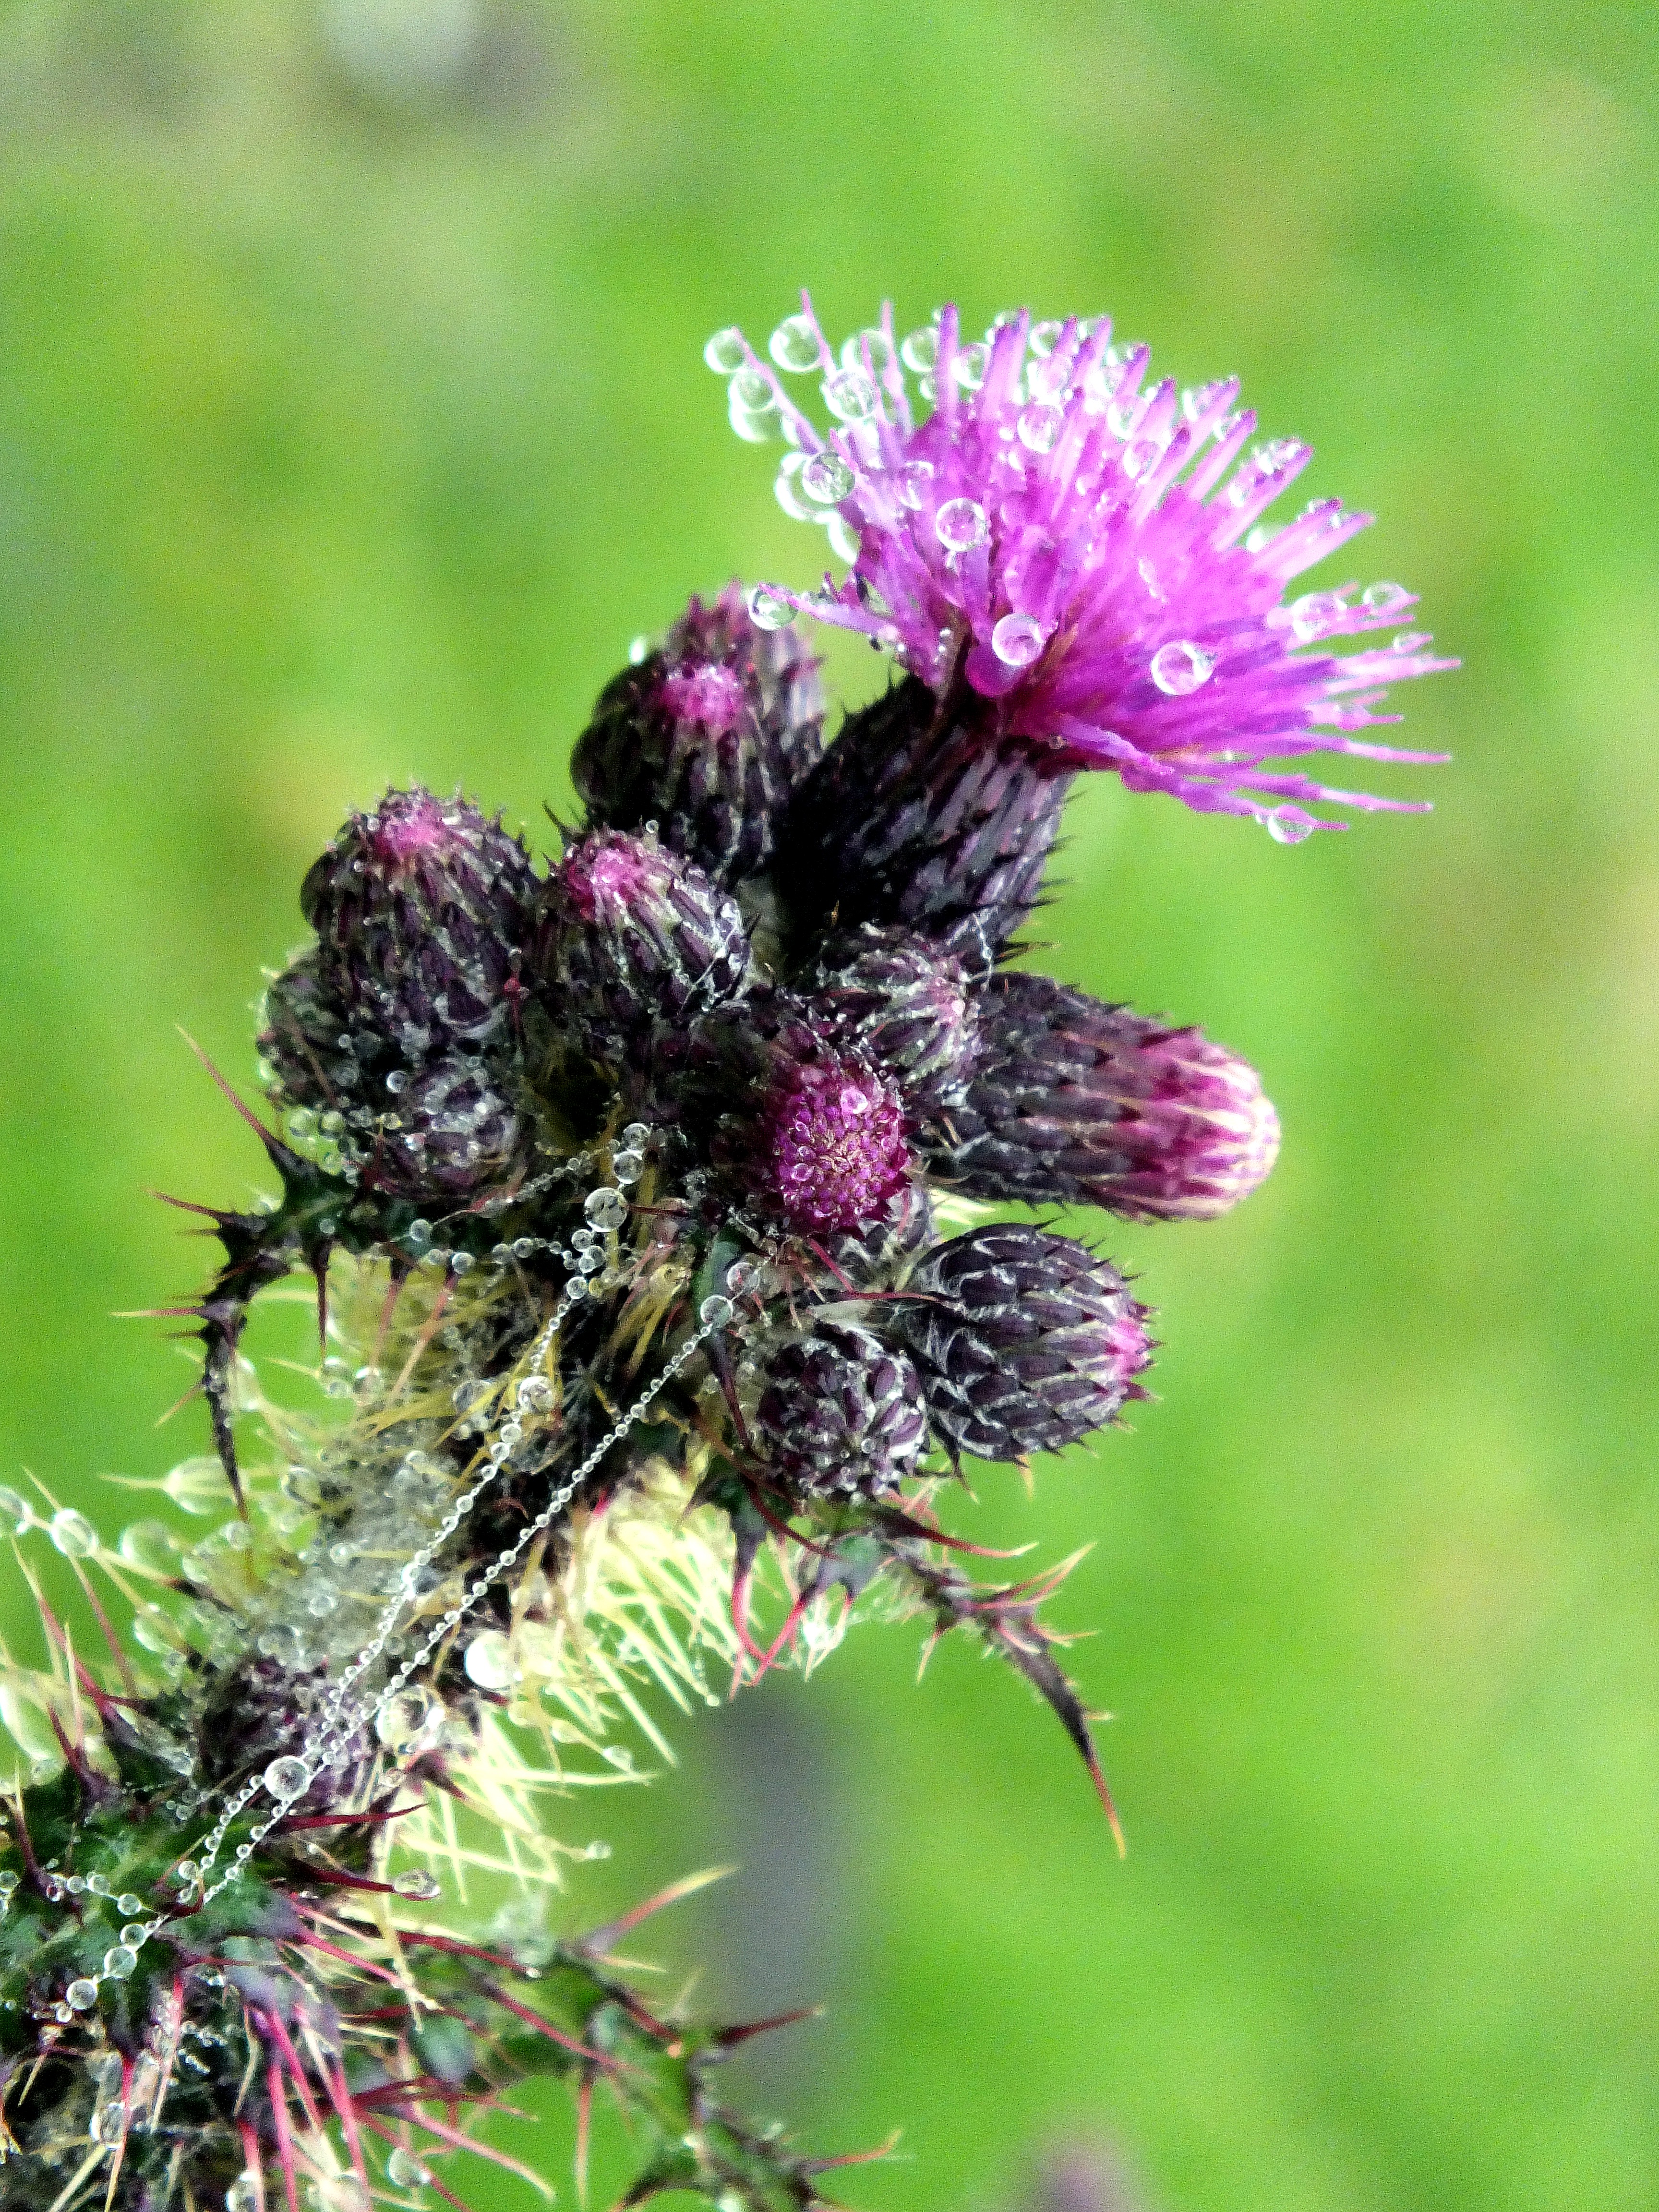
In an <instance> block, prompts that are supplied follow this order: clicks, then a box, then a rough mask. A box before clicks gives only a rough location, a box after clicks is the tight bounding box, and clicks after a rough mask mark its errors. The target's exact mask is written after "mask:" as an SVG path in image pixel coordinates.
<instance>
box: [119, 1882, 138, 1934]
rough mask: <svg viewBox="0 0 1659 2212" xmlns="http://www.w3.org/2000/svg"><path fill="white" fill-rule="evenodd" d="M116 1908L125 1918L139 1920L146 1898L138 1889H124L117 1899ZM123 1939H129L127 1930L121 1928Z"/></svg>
mask: <svg viewBox="0 0 1659 2212" xmlns="http://www.w3.org/2000/svg"><path fill="white" fill-rule="evenodd" d="M115 1909H116V1911H118V1913H119V1914H120V1916H121V1917H122V1918H123V1919H124V1920H137V1917H139V1915H140V1914H141V1913H142V1912H143V1909H144V1900H143V1898H142V1897H140V1896H139V1895H138V1893H137V1891H136V1890H131V1889H124V1890H123V1891H122V1892H121V1894H120V1895H119V1897H118V1898H117V1899H116V1900H115ZM121 1941H122V1942H124V1943H125V1942H126V1941H127V1931H126V1929H125V1928H124V1929H122V1930H121Z"/></svg>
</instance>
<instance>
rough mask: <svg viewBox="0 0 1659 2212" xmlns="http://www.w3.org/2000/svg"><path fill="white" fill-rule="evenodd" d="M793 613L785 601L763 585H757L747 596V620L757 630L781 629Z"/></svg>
mask: <svg viewBox="0 0 1659 2212" xmlns="http://www.w3.org/2000/svg"><path fill="white" fill-rule="evenodd" d="M793 614H794V609H793V607H792V606H791V605H790V604H789V602H788V600H787V599H783V598H781V597H780V595H779V594H778V593H777V592H774V591H771V590H769V588H768V587H767V586H766V585H764V584H757V585H756V586H755V588H754V590H753V591H752V592H750V594H749V619H750V622H752V623H754V625H755V628H756V629H783V628H784V627H785V625H786V624H787V623H788V622H789V621H790V619H791V618H792V617H793Z"/></svg>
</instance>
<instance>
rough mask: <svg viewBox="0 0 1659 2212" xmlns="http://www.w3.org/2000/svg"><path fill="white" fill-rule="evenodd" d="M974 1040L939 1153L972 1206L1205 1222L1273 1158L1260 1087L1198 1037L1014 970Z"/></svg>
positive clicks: (1274, 1132) (1273, 1127)
mask: <svg viewBox="0 0 1659 2212" xmlns="http://www.w3.org/2000/svg"><path fill="white" fill-rule="evenodd" d="M980 1039H981V1056H980V1064H979V1066H977V1067H976V1068H975V1072H974V1073H973V1075H972V1077H971V1078H970V1079H969V1081H968V1082H967V1083H966V1084H965V1085H963V1088H962V1091H961V1095H960V1097H957V1099H956V1100H955V1101H954V1102H953V1103H952V1105H951V1111H950V1115H949V1121H948V1139H941V1141H940V1142H939V1144H938V1145H937V1146H936V1147H935V1149H934V1160H935V1164H936V1165H937V1166H938V1168H939V1171H940V1172H941V1173H942V1174H945V1175H946V1176H949V1177H950V1179H951V1182H952V1183H953V1184H954V1185H955V1186H956V1188H957V1189H959V1190H961V1191H962V1192H963V1194H966V1195H968V1196H970V1197H974V1198H985V1199H1003V1200H1006V1199H1025V1200H1032V1201H1035V1202H1036V1203H1038V1204H1041V1203H1042V1202H1044V1201H1052V1200H1055V1199H1064V1200H1070V1201H1071V1202H1073V1204H1076V1203H1079V1202H1080V1203H1083V1204H1085V1205H1090V1206H1107V1207H1109V1209H1110V1210H1111V1212H1114V1213H1121V1214H1125V1215H1127V1216H1128V1217H1129V1218H1131V1219H1158V1220H1164V1221H1205V1220H1210V1219H1212V1218H1214V1217H1215V1216H1216V1215H1218V1214H1221V1213H1225V1212H1229V1211H1230V1210H1231V1208H1232V1207H1233V1206H1237V1204H1238V1202H1239V1200H1241V1199H1243V1198H1248V1197H1249V1194H1250V1193H1251V1192H1252V1191H1253V1190H1254V1189H1255V1188H1256V1187H1257V1185H1258V1184H1259V1183H1261V1182H1263V1181H1264V1180H1265V1179H1266V1177H1267V1174H1268V1172H1269V1171H1270V1170H1271V1169H1272V1167H1273V1162H1274V1161H1275V1159H1277V1158H1278V1157H1279V1116H1278V1115H1277V1114H1276V1113H1275V1112H1274V1110H1273V1102H1272V1100H1271V1099H1269V1098H1268V1097H1267V1094H1266V1092H1265V1091H1263V1090H1262V1087H1261V1077H1260V1076H1259V1075H1258V1074H1257V1073H1256V1072H1255V1069H1254V1068H1253V1067H1252V1066H1250V1065H1249V1061H1248V1060H1242V1059H1241V1058H1240V1057H1239V1055H1238V1054H1237V1053H1234V1052H1229V1051H1228V1049H1227V1048H1226V1047H1225V1045H1219V1044H1215V1043H1212V1041H1211V1040H1210V1039H1209V1038H1208V1037H1206V1036H1204V1035H1203V1034H1202V1032H1201V1031H1200V1030H1196V1029H1193V1028H1184V1029H1182V1028H1176V1027H1175V1026H1174V1025H1173V1024H1170V1023H1168V1022H1159V1021H1149V1020H1147V1019H1146V1018H1145V1017H1143V1016H1141V1015H1139V1014H1133V1013H1131V1012H1129V1010H1128V1008H1127V1006H1103V1005H1102V1004H1101V1002H1100V1001H1099V1000H1097V999H1091V998H1090V997H1089V995H1088V994H1087V993H1086V992H1083V991H1074V990H1073V989H1072V988H1071V987H1069V986H1068V985H1066V984H1064V983H1056V982H1054V981H1052V980H1051V979H1050V978H1049V977H1048V976H1046V975H1020V974H1015V975H1000V976H998V977H997V978H995V980H994V981H993V982H991V983H990V984H989V985H988V986H987V988H986V990H985V993H984V995H983V998H982V1000H981V1006H980ZM939 1126H940V1127H941V1130H942V1129H943V1128H944V1127H945V1125H944V1124H943V1123H941V1124H940V1125H939Z"/></svg>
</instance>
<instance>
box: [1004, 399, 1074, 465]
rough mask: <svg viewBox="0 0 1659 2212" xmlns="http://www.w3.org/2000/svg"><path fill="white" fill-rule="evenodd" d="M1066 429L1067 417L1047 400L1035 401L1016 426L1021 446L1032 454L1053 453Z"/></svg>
mask: <svg viewBox="0 0 1659 2212" xmlns="http://www.w3.org/2000/svg"><path fill="white" fill-rule="evenodd" d="M1065 427H1066V417H1065V416H1064V415H1063V414H1061V412H1060V409H1059V408H1058V407H1055V406H1054V405H1053V404H1051V403H1050V402H1049V401H1048V400H1046V399H1039V400H1036V401H1034V402H1033V404H1031V405H1030V407H1027V408H1026V409H1025V410H1024V411H1023V413H1022V414H1021V416H1020V418H1019V421H1018V424H1017V425H1016V428H1018V432H1019V442H1020V444H1021V445H1022V446H1024V447H1025V449H1026V451H1027V452H1028V453H1053V451H1054V447H1056V446H1057V445H1058V444H1059V443H1060V432H1061V431H1062V430H1063V429H1064V428H1065Z"/></svg>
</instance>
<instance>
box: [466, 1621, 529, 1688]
mask: <svg viewBox="0 0 1659 2212" xmlns="http://www.w3.org/2000/svg"><path fill="white" fill-rule="evenodd" d="M463 1664H464V1665H465V1668H466V1674H467V1680H469V1681H471V1682H476V1683H477V1686H478V1687H479V1688H480V1689H481V1690H508V1689H511V1688H512V1686H513V1683H514V1682H516V1681H517V1680H518V1679H519V1670H518V1668H517V1667H516V1666H515V1665H514V1664H513V1647H512V1645H511V1644H509V1643H508V1641H507V1638H506V1637H505V1636H503V1635H502V1634H501V1631H500V1630H499V1629H495V1628H487V1629H485V1630H484V1632H483V1634H482V1635H481V1636H475V1637H474V1638H473V1639H472V1641H471V1644H468V1645H467V1647H466V1657H465V1661H464V1662H463Z"/></svg>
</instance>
